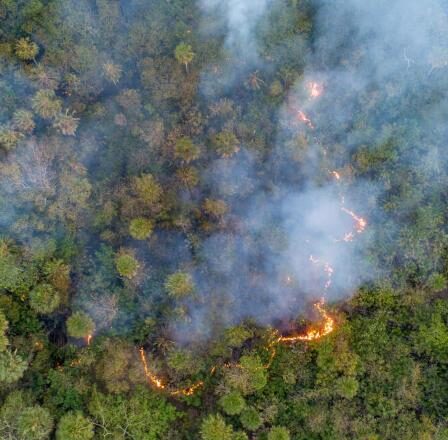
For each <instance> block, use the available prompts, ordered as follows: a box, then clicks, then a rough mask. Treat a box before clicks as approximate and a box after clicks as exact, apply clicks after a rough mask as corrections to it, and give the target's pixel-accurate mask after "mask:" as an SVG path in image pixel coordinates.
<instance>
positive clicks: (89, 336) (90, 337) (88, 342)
mask: <svg viewBox="0 0 448 440" xmlns="http://www.w3.org/2000/svg"><path fill="white" fill-rule="evenodd" d="M92 338H93V335H87V338H86V342H87V345H90V343H91V342H92Z"/></svg>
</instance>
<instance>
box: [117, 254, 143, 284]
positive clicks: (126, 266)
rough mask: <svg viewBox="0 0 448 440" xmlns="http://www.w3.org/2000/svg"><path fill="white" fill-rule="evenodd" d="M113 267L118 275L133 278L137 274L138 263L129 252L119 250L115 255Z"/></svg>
mask: <svg viewBox="0 0 448 440" xmlns="http://www.w3.org/2000/svg"><path fill="white" fill-rule="evenodd" d="M115 267H116V269H117V272H118V273H119V274H120V276H122V277H125V278H134V277H135V276H136V275H137V272H138V269H139V268H140V264H139V262H138V261H137V260H136V258H135V257H134V256H133V255H131V254H130V253H126V252H120V253H119V254H118V255H117V256H116V257H115Z"/></svg>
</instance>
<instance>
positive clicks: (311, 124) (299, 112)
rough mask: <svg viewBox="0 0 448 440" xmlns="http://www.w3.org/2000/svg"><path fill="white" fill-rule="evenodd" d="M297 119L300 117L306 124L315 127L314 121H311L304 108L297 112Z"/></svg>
mask: <svg viewBox="0 0 448 440" xmlns="http://www.w3.org/2000/svg"><path fill="white" fill-rule="evenodd" d="M297 119H298V120H299V121H301V122H303V123H304V124H306V125H307V126H308V127H310V128H314V125H313V123H312V122H311V119H310V118H308V116H307V115H306V114H305V113H304V112H303V111H302V110H299V111H298V112H297Z"/></svg>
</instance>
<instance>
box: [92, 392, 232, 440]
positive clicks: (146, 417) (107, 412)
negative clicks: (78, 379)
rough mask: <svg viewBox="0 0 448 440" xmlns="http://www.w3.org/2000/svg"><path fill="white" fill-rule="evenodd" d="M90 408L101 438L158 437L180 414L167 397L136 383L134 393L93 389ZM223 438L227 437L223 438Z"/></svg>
mask: <svg viewBox="0 0 448 440" xmlns="http://www.w3.org/2000/svg"><path fill="white" fill-rule="evenodd" d="M89 411H90V414H91V415H92V417H93V418H94V420H95V424H96V426H97V430H98V435H99V436H101V438H108V437H111V438H116V439H121V438H123V433H124V432H127V433H128V435H127V437H126V438H131V439H136V440H159V439H163V438H166V433H167V431H168V429H169V427H170V426H171V425H172V423H173V422H174V420H176V418H177V417H178V413H177V412H176V409H175V408H174V406H172V405H171V404H169V403H167V402H166V400H165V398H164V397H162V396H161V395H157V394H155V393H153V392H151V391H150V390H148V389H146V388H141V387H137V388H136V389H135V390H134V391H133V393H132V394H131V395H129V396H128V395H104V394H101V393H99V392H98V391H96V390H94V391H93V393H92V398H91V401H90V403H89ZM221 440H224V439H221Z"/></svg>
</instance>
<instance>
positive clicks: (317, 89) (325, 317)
mask: <svg viewBox="0 0 448 440" xmlns="http://www.w3.org/2000/svg"><path fill="white" fill-rule="evenodd" d="M307 88H308V92H309V97H310V98H311V99H316V98H318V97H320V96H321V95H322V94H323V91H324V87H323V85H322V84H320V83H318V82H315V81H310V82H309V83H308V84H307ZM299 108H300V107H298V105H297V104H296V103H294V102H292V103H290V105H289V106H288V109H289V114H290V115H291V118H292V119H291V120H292V121H296V122H297V121H299V122H301V123H303V124H305V125H306V126H308V127H309V128H310V129H314V128H315V127H314V124H313V122H312V121H311V119H310V118H309V117H308V116H307V115H306V114H305V113H304V112H303V111H302V110H300V109H299ZM324 154H326V150H324ZM328 171H329V173H330V174H331V175H332V176H333V177H334V178H335V179H336V180H337V181H340V180H341V175H340V174H339V173H338V172H337V171H335V170H333V171H330V170H328ZM340 197H341V203H340V209H341V211H343V212H344V213H346V214H348V215H349V216H350V217H351V218H352V219H353V221H354V222H355V225H354V229H353V230H352V231H350V232H347V233H345V234H344V236H343V238H342V239H339V240H335V242H341V241H344V242H351V241H353V240H354V238H355V236H356V234H361V233H362V232H364V230H365V229H366V227H367V221H366V220H365V219H364V218H362V217H360V216H358V215H357V214H356V213H354V212H353V211H351V210H349V209H347V208H346V207H345V206H344V205H345V199H344V196H343V195H342V194H340ZM305 242H307V243H309V240H308V239H307V240H305ZM309 261H310V262H311V263H313V264H315V265H318V266H321V267H322V270H323V272H324V273H325V275H326V281H325V284H324V286H323V296H324V297H323V298H322V299H321V300H320V301H318V302H316V303H314V304H313V306H314V308H315V309H316V311H317V312H318V314H319V315H320V317H321V321H322V324H321V325H320V326H319V327H317V326H312V327H310V328H309V329H308V330H306V331H305V332H303V333H296V334H293V335H289V336H283V335H279V332H278V331H275V333H274V334H273V338H272V339H271V341H270V342H269V343H268V344H267V346H266V350H267V351H268V352H269V360H268V362H267V363H266V364H265V365H263V368H265V369H268V368H270V366H271V364H272V362H273V361H274V359H275V356H276V354H277V347H278V345H279V344H292V343H296V342H300V341H303V342H311V341H317V340H319V339H321V338H323V337H325V336H327V335H329V334H330V333H332V332H333V331H334V329H335V326H336V323H335V320H334V318H333V317H332V316H331V315H330V314H329V313H328V312H327V310H326V309H325V295H326V293H327V291H328V290H329V289H330V287H331V284H332V278H333V273H334V269H333V267H332V266H331V265H330V263H329V262H328V261H324V260H321V259H319V258H316V257H315V256H313V255H310V256H309ZM284 283H285V284H286V285H290V284H292V283H293V278H292V277H291V276H290V275H287V276H286V278H285V279H284ZM89 336H90V335H89ZM90 337H91V336H90ZM89 342H90V339H88V343H89ZM139 351H140V358H141V362H142V365H143V369H144V372H145V375H146V377H147V378H148V381H149V383H150V384H152V385H153V386H155V387H156V388H158V389H161V390H165V391H168V392H169V394H170V395H172V396H191V395H193V394H194V393H195V392H196V391H197V390H198V389H200V388H202V387H203V386H204V382H203V381H198V382H196V383H194V384H193V385H190V386H189V387H185V388H174V389H173V388H171V387H168V386H167V385H165V384H164V382H163V380H162V379H161V378H159V377H158V376H157V375H156V374H154V373H152V372H151V370H150V369H149V367H148V363H147V360H146V356H145V351H144V349H143V347H142V348H140V350H139ZM231 367H237V368H242V366H241V365H240V364H232V363H229V362H225V363H223V364H222V368H231ZM217 368H218V366H217V365H215V366H213V367H212V368H211V370H210V375H214V374H215V372H216V370H217Z"/></svg>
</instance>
